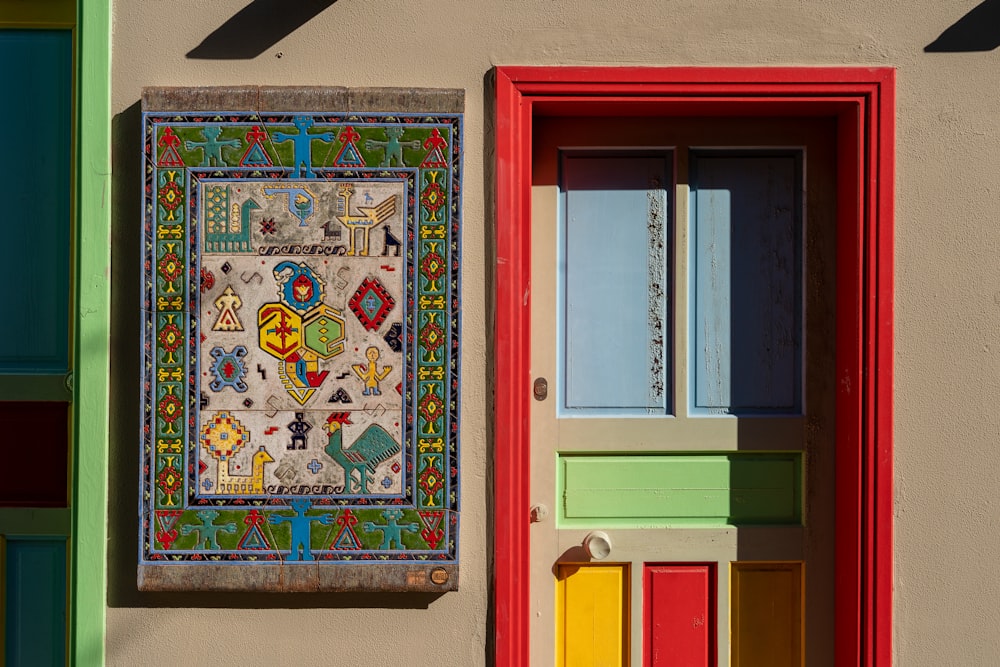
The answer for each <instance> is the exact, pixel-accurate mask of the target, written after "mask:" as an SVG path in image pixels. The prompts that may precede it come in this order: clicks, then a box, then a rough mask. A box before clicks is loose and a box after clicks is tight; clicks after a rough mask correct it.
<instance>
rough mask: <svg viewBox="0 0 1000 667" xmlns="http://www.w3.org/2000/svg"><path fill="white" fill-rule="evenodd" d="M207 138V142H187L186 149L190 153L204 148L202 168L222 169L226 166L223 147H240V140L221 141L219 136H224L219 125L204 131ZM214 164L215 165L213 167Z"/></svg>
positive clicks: (210, 126) (185, 143)
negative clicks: (214, 167)
mask: <svg viewBox="0 0 1000 667" xmlns="http://www.w3.org/2000/svg"><path fill="white" fill-rule="evenodd" d="M202 133H203V134H204V136H205V141H185V142H184V147H185V148H187V149H188V150H189V151H192V150H194V149H195V148H198V147H199V146H200V147H201V148H202V159H201V166H202V167H211V166H216V167H222V166H225V164H226V163H225V161H224V160H223V159H222V147H223V146H231V147H232V148H239V147H240V140H239V139H223V140H222V141H219V135H220V134H222V128H221V127H219V126H218V125H215V126H212V125H209V126H208V127H206V128H205V129H203V130H202ZM213 163H214V165H213Z"/></svg>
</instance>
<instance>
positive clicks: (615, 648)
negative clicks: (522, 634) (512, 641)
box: [556, 563, 629, 667]
mask: <svg viewBox="0 0 1000 667" xmlns="http://www.w3.org/2000/svg"><path fill="white" fill-rule="evenodd" d="M628 587H629V566H628V565H627V564H614V563H612V564H608V565H578V564H562V565H560V566H559V569H558V577H557V583H556V614H557V617H558V621H557V624H556V625H557V630H556V633H557V637H556V646H557V655H556V665H559V667H591V666H592V667H621V665H626V664H628V641H627V637H628V625H629V611H628V607H629V605H628V597H629V595H628Z"/></svg>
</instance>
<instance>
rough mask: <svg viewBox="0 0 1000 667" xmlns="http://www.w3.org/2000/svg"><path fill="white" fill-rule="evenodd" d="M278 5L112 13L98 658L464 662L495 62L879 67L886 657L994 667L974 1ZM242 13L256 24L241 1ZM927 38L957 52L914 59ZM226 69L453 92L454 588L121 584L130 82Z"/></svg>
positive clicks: (484, 485)
mask: <svg viewBox="0 0 1000 667" xmlns="http://www.w3.org/2000/svg"><path fill="white" fill-rule="evenodd" d="M297 4H298V3H270V2H265V1H264V0H257V1H256V2H254V3H251V5H249V6H247V5H246V2H245V0H244V1H240V0H218V1H217V2H212V3H203V2H195V1H194V0H174V1H173V2H170V3H139V2H135V1H134V0H132V1H130V2H126V1H124V0H122V1H119V2H117V3H116V4H115V25H114V44H113V87H112V93H113V110H114V113H115V114H116V115H115V117H114V140H115V148H114V151H115V153H114V169H115V179H114V191H113V193H112V196H113V204H114V211H115V213H114V225H115V228H114V233H115V245H114V249H113V252H114V264H115V268H114V275H113V280H114V283H113V284H114V286H115V289H114V299H115V311H114V317H115V322H116V326H115V330H114V341H113V344H114V358H115V367H114V368H113V369H112V372H113V377H114V381H115V385H114V386H113V391H114V392H115V393H114V396H115V405H116V406H117V407H118V411H117V413H116V414H115V416H114V424H113V431H112V434H113V441H112V444H111V447H112V449H111V454H112V461H113V463H112V469H111V471H110V484H111V506H110V513H109V521H110V537H111V543H110V553H111V561H110V564H109V567H110V590H109V597H108V605H109V608H108V611H107V613H108V632H107V647H108V664H110V665H135V664H167V663H170V664H187V665H207V664H219V665H236V664H261V665H265V664H266V665H281V664H299V665H319V664H338V665H339V664H354V663H362V664H391V663H393V662H400V661H403V660H405V661H406V663H407V664H410V665H462V666H464V665H477V664H483V663H484V662H486V653H487V641H488V639H487V638H488V634H489V633H488V627H489V618H488V616H489V612H488V604H489V599H488V581H489V575H488V557H487V556H488V553H489V552H490V550H491V546H490V538H489V534H490V521H489V516H490V510H489V505H488V497H489V494H490V489H489V486H488V480H489V465H488V462H489V452H490V447H491V444H490V427H489V418H490V407H489V397H490V395H491V393H490V388H489V385H488V383H487V377H488V359H489V357H488V354H487V351H488V350H489V349H490V344H491V341H490V333H489V331H488V321H489V320H488V303H489V300H490V294H491V292H492V285H490V283H489V267H488V265H487V257H488V256H489V247H490V243H491V241H490V238H491V233H490V223H489V217H488V212H487V211H486V210H485V200H484V191H485V187H486V182H487V181H486V173H487V170H488V169H489V162H490V160H491V156H490V148H489V145H490V142H492V136H491V134H490V133H489V128H488V126H487V114H486V110H487V108H488V105H489V94H488V92H486V90H485V86H486V81H487V74H488V72H489V70H490V68H491V67H492V66H493V65H498V64H526V65H527V64H530V65H583V64H593V65H616V64H617V65H621V64H631V65H702V66H749V65H775V66H776V65H819V66H823V65H831V66H832V65H873V66H874V65H877V66H892V67H896V68H898V80H897V85H898V97H897V100H898V115H897V183H896V185H897V217H896V393H895V401H896V408H895V452H896V461H895V469H896V524H895V570H896V572H895V580H896V587H895V612H894V625H895V628H894V642H895V651H894V652H895V664H897V665H907V666H908V667H910V666H921V665H928V666H930V665H945V664H948V665H988V664H997V663H1000V638H998V637H997V636H996V633H995V628H996V627H997V625H998V624H1000V603H998V599H1000V576H998V575H997V574H996V572H995V568H993V567H992V565H993V561H994V559H995V554H996V551H997V546H998V541H1000V540H998V537H997V531H996V522H997V519H996V516H997V515H998V509H1000V508H998V506H1000V499H998V496H997V494H996V493H995V491H994V488H995V486H996V473H997V470H998V466H1000V464H998V463H997V457H996V455H995V449H994V448H995V446H996V440H997V437H998V432H1000V414H998V411H997V410H996V409H995V406H994V403H995V397H996V394H997V391H998V380H997V378H998V377H1000V357H998V352H1000V340H997V338H998V334H1000V271H998V270H997V259H996V254H997V250H998V248H1000V226H998V225H997V224H996V223H995V218H996V210H997V208H998V201H997V199H998V196H1000V187H998V184H997V177H996V173H997V168H998V167H1000V150H998V149H1000V131H998V129H997V120H998V111H997V110H998V108H1000V89H998V87H997V85H996V81H997V78H998V76H1000V74H998V68H997V65H998V64H1000V62H998V60H1000V55H998V53H997V52H996V51H994V50H993V48H994V47H995V45H996V44H997V43H998V42H1000V28H997V27H996V26H997V22H996V21H995V20H993V19H992V18H990V17H989V16H987V15H986V14H985V13H984V12H992V13H995V12H994V11H993V10H992V5H993V4H995V3H994V0H986V2H984V3H982V5H979V6H977V4H978V3H977V0H960V1H957V2H945V3H942V2H931V1H929V0H919V2H916V3H914V2H903V1H901V0H885V1H883V2H878V3H871V2H860V1H858V0H851V1H845V2H837V3H819V2H813V1H807V0H720V1H717V2H704V1H703V0H672V1H671V2H662V1H656V2H654V1H652V0H637V1H636V2H630V3H627V6H626V7H625V8H620V7H612V6H611V5H609V4H607V3H599V2H594V1H592V0H584V1H583V2H568V1H567V0H546V1H545V2H528V1H526V0H510V1H508V2H502V3H480V2H459V1H456V0H442V1H441V2H438V3H430V2H400V1H399V0H383V1H382V2H378V3H374V2H358V1H356V0H339V1H338V2H335V3H333V4H331V5H330V6H329V7H327V8H326V9H324V10H323V11H321V12H319V13H318V14H316V15H315V16H314V17H313V18H312V19H311V20H308V21H307V22H305V23H304V24H303V25H302V26H301V27H299V28H297V29H295V30H288V29H287V27H285V26H284V25H283V23H284V22H285V19H288V17H282V16H281V14H280V12H282V11H288V12H294V11H305V10H304V9H301V8H299V9H297V8H296V7H295V6H296V5H297ZM262 6H268V7H273V8H274V11H275V12H276V13H275V14H274V15H272V16H270V17H266V16H265V17H261V16H254V15H253V12H254V11H255V10H254V8H255V7H258V8H259V7H262ZM309 6H315V3H309ZM245 7H248V8H247V9H244V8H245ZM306 9H308V8H306ZM241 10H242V13H241ZM970 12H973V14H972V15H971V17H970V20H966V21H965V22H963V21H962V20H963V17H964V16H965V15H967V14H969V13H970ZM977 16H978V18H977ZM231 18H232V19H233V23H227V21H229V20H230V19H231ZM241 19H246V20H245V21H243V22H242V23H241V22H240V21H241ZM289 20H290V19H289ZM291 23H292V24H294V21H292V22H291ZM224 24H225V25H224ZM230 26H233V27H232V28H231V29H230ZM952 26H954V28H953V27H952ZM220 27H221V28H220ZM949 29H951V30H950V32H948V33H947V35H946V36H947V37H948V39H944V38H943V37H942V34H943V33H946V31H949ZM275 32H276V33H277V37H278V39H275V34H273V33H275ZM286 33H287V34H286ZM282 35H284V36H283V37H282ZM939 38H941V39H940V40H939ZM936 40H939V41H938V43H939V44H941V43H945V47H948V43H950V42H954V43H955V44H957V47H955V46H952V47H948V48H964V49H971V48H975V49H978V50H967V51H965V52H940V51H934V50H931V51H925V47H927V46H928V45H930V44H932V43H934V42H935V41H936ZM189 54H190V55H189ZM237 84H262V85H339V86H431V87H447V88H461V89H464V90H465V91H466V116H465V140H466V152H465V173H466V178H465V188H464V193H463V195H464V202H465V206H464V210H465V216H464V234H463V258H464V267H463V285H462V286H463V340H464V350H463V359H462V368H463V395H462V420H463V421H462V433H461V441H462V485H463V488H462V498H463V507H462V510H463V514H464V515H465V516H464V517H463V521H462V526H461V530H462V536H461V544H462V547H461V548H462V555H461V559H462V581H461V589H460V590H459V591H458V592H456V593H448V594H445V595H441V596H436V597H435V596H433V595H410V596H405V595H404V596H399V595H374V596H363V595H346V594H340V595H297V596H295V595H287V596H285V595H249V594H227V595H222V594H198V595H189V594H174V593H159V594H152V593H145V594H140V593H138V592H136V590H135V584H134V582H135V576H134V575H135V560H136V553H137V545H136V544H135V537H134V535H133V534H134V532H135V531H134V529H133V526H134V525H135V513H136V509H135V508H136V504H137V499H136V496H135V479H136V476H135V473H134V471H135V470H136V461H137V456H138V452H136V451H135V450H136V447H135V442H136V437H137V435H136V434H137V433H138V418H139V413H138V406H137V405H136V401H135V399H132V398H129V397H131V396H132V395H134V394H135V393H136V392H135V389H134V388H135V386H136V384H135V383H136V378H137V377H138V373H139V369H138V353H137V351H136V350H135V341H136V340H137V335H138V334H137V332H138V327H139V324H138V318H137V316H136V313H137V311H138V303H139V289H138V286H137V284H136V279H137V277H138V275H139V267H138V266H137V258H138V257H139V252H138V243H139V221H140V216H139V212H140V203H139V202H140V181H139V174H140V164H139V161H140V154H141V147H140V146H139V142H138V138H139V136H140V131H139V99H140V94H141V88H142V87H143V86H155V85H159V86H164V85H169V86H197V85H237ZM130 401H131V402H130ZM984 566H985V567H984Z"/></svg>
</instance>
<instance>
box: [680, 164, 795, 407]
mask: <svg viewBox="0 0 1000 667" xmlns="http://www.w3.org/2000/svg"><path fill="white" fill-rule="evenodd" d="M800 165H801V160H800V155H799V154H797V153H786V154H777V155H775V154H767V155H762V154H752V153H748V154H743V155H739V154H736V155H734V154H712V153H708V152H705V153H697V152H693V153H692V156H691V190H692V223H693V227H694V230H693V236H694V238H693V246H694V247H693V257H692V261H693V263H694V267H693V277H694V280H693V284H692V298H693V302H694V308H693V317H692V331H691V337H690V338H691V341H692V344H693V350H692V354H691V356H690V359H691V365H692V368H691V374H692V377H693V382H692V384H693V408H694V412H695V413H698V412H699V411H701V412H710V413H728V412H733V413H740V412H744V413H753V412H762V413H798V412H800V411H801V409H802V398H801V394H802V379H801V375H802V359H801V357H802V307H801V301H802V297H801V293H802V287H801V283H802V247H801V246H802V214H801V209H802V204H801V202H802V199H801V192H802V176H801V167H800Z"/></svg>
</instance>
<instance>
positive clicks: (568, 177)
mask: <svg viewBox="0 0 1000 667" xmlns="http://www.w3.org/2000/svg"><path fill="white" fill-rule="evenodd" d="M669 183H670V178H669V172H668V162H667V159H666V157H665V156H663V155H659V156H648V155H647V156H618V157H612V156H594V155H574V154H565V155H564V156H563V161H562V174H561V207H562V210H561V212H560V213H561V215H560V232H561V237H562V238H561V244H560V246H561V256H560V257H559V268H560V275H559V282H560V286H561V289H560V310H561V312H560V314H559V317H558V318H557V319H558V320H559V329H560V360H559V361H560V367H561V370H562V374H563V377H564V386H563V388H562V397H563V398H562V407H563V409H564V410H565V411H566V412H568V413H570V414H573V413H577V414H580V413H586V414H601V413H604V412H614V413H639V414H646V413H652V414H665V413H666V412H667V411H668V410H669V407H670V386H669V378H670V369H669V366H668V364H669V353H668V349H669V346H668V339H669V336H668V329H667V322H668V313H667V294H668V289H667V257H668V248H667V238H668V234H667V232H668V229H669V226H668V224H667V211H668V208H667V196H666V192H667V190H666V186H667V185H668V184H669Z"/></svg>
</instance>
